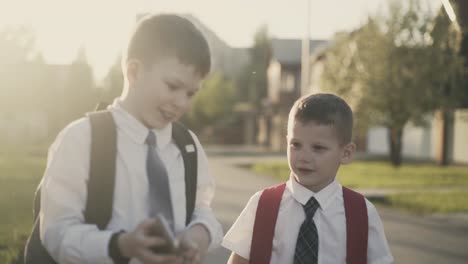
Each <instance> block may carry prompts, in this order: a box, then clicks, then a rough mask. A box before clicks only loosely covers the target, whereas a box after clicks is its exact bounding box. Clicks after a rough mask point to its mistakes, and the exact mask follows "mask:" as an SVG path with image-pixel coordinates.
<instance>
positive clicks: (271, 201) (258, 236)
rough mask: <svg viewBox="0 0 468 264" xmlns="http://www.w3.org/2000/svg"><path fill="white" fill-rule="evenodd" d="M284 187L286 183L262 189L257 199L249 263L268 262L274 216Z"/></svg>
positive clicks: (273, 229) (274, 223) (266, 263)
mask: <svg viewBox="0 0 468 264" xmlns="http://www.w3.org/2000/svg"><path fill="white" fill-rule="evenodd" d="M285 187H286V183H282V184H278V185H275V186H272V187H270V188H267V189H265V190H263V192H262V194H261V196H260V199H259V200H258V206H257V212H256V215H255V223H254V228H253V234H252V244H251V246H250V263H252V264H268V263H270V258H271V251H272V248H273V235H274V233H275V225H276V218H277V217H278V211H279V206H280V204H281V198H282V197H283V193H284V189H285Z"/></svg>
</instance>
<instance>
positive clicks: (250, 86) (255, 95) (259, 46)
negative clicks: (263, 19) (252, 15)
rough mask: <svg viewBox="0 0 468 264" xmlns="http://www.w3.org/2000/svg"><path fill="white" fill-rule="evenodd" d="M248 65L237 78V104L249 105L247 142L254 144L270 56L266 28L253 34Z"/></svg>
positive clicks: (270, 50)
mask: <svg viewBox="0 0 468 264" xmlns="http://www.w3.org/2000/svg"><path fill="white" fill-rule="evenodd" d="M249 55H250V63H249V64H248V65H247V67H245V69H244V70H243V71H242V72H241V74H240V76H239V77H238V78H237V86H238V87H239V90H238V93H237V96H236V97H237V99H238V101H237V102H238V103H242V104H244V105H246V104H247V105H249V111H250V112H248V113H247V116H245V118H246V120H245V127H246V131H245V132H246V134H247V135H248V136H247V142H248V143H255V135H256V134H257V132H258V128H257V119H258V116H259V113H260V111H261V110H262V109H261V105H262V100H263V99H264V98H265V97H267V87H268V83H267V80H268V78H267V69H268V65H269V63H270V60H271V56H272V48H271V40H270V37H269V35H268V29H267V27H266V26H262V27H260V28H259V29H258V30H257V32H256V33H255V37H254V45H253V46H252V47H251V48H250V49H249Z"/></svg>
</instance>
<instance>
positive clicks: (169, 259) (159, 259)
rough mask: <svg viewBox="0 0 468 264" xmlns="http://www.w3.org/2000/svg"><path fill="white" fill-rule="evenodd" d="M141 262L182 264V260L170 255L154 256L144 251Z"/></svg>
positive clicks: (150, 252)
mask: <svg viewBox="0 0 468 264" xmlns="http://www.w3.org/2000/svg"><path fill="white" fill-rule="evenodd" d="M141 260H142V261H143V262H144V263H175V264H182V258H181V257H178V256H176V255H169V254H154V253H153V252H152V251H149V250H144V251H142V252H141Z"/></svg>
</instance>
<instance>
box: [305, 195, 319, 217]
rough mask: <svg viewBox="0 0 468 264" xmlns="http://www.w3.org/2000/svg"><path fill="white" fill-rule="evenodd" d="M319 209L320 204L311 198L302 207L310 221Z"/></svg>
mask: <svg viewBox="0 0 468 264" xmlns="http://www.w3.org/2000/svg"><path fill="white" fill-rule="evenodd" d="M319 207H320V204H319V203H318V202H317V200H316V199H315V197H311V198H310V199H309V201H307V203H306V204H305V205H304V212H305V214H306V216H307V218H309V219H312V218H313V217H314V214H315V212H316V211H317V209H318V208H319Z"/></svg>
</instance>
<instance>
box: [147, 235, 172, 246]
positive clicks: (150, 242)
mask: <svg viewBox="0 0 468 264" xmlns="http://www.w3.org/2000/svg"><path fill="white" fill-rule="evenodd" d="M165 244H167V241H166V240H165V239H164V238H162V237H159V236H151V237H148V238H146V239H145V241H144V245H145V247H153V246H163V245H165Z"/></svg>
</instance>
